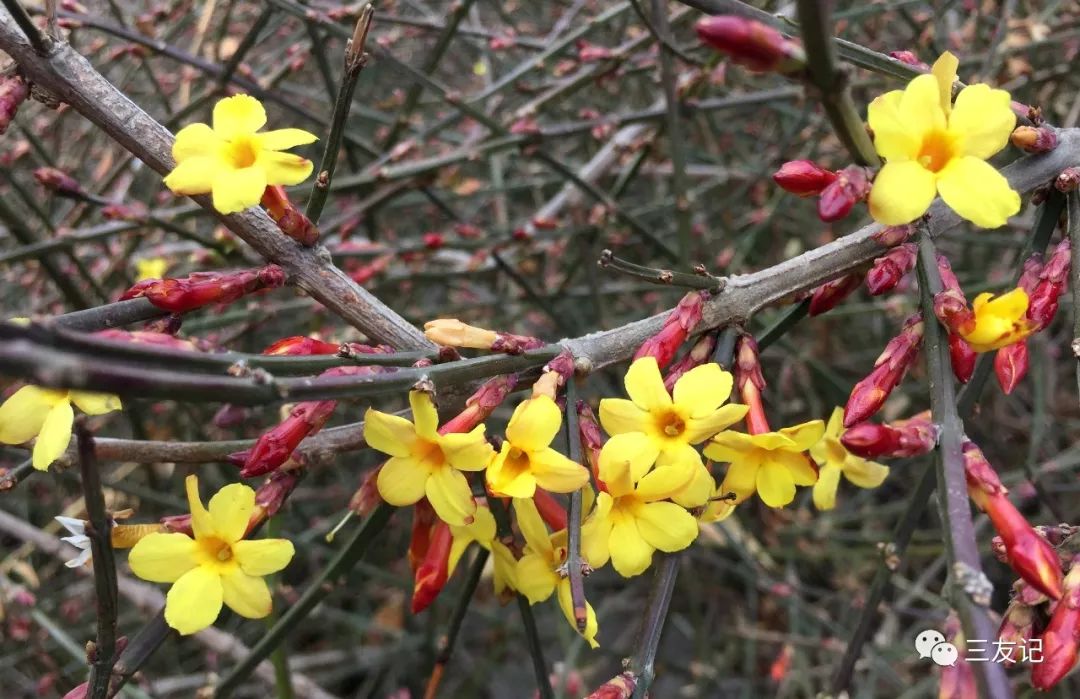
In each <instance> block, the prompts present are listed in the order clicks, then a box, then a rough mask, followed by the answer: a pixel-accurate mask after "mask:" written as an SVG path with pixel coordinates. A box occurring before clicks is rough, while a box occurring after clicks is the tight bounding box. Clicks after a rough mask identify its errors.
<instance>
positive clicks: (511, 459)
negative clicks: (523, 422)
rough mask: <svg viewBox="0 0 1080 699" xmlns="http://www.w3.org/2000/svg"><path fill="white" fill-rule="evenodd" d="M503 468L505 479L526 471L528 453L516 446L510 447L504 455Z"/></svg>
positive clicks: (515, 476) (510, 478) (527, 468)
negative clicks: (506, 476)
mask: <svg viewBox="0 0 1080 699" xmlns="http://www.w3.org/2000/svg"><path fill="white" fill-rule="evenodd" d="M503 470H505V471H506V473H507V475H508V478H507V480H512V479H514V478H517V477H518V476H520V475H521V474H523V473H526V472H528V470H529V455H528V454H526V453H525V452H524V451H522V450H521V449H518V448H517V447H510V452H509V453H508V454H507V455H506V462H505V464H504V465H503Z"/></svg>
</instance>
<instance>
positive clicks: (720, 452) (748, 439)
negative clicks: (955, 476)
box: [705, 432, 791, 463]
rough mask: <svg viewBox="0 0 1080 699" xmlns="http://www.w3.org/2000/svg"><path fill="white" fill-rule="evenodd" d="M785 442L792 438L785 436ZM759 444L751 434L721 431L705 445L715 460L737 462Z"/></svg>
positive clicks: (709, 454) (708, 455) (709, 455)
mask: <svg viewBox="0 0 1080 699" xmlns="http://www.w3.org/2000/svg"><path fill="white" fill-rule="evenodd" d="M784 441H785V442H790V441H791V440H789V439H787V438H784ZM756 448H757V445H756V444H755V443H754V439H753V437H752V436H751V435H748V434H746V433H744V432H721V433H720V434H718V435H716V436H715V437H713V439H712V441H711V442H709V443H708V444H706V445H705V456H707V457H709V458H710V459H712V460H713V461H720V462H724V463H735V462H736V461H740V460H741V459H744V458H745V457H746V456H747V454H749V453H751V452H753V451H754V449H756Z"/></svg>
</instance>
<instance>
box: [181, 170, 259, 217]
mask: <svg viewBox="0 0 1080 699" xmlns="http://www.w3.org/2000/svg"><path fill="white" fill-rule="evenodd" d="M188 162H189V163H190V162H195V161H192V160H189V161H188ZM166 184H168V182H167V181H166ZM266 184H267V182H266V171H265V170H263V169H262V168H260V167H245V168H240V169H237V170H219V171H218V172H217V173H216V174H215V175H214V181H213V187H212V191H213V196H214V208H215V209H216V210H217V211H218V212H219V213H223V214H235V213H238V212H240V211H243V210H244V209H247V208H249V207H252V206H255V205H256V204H258V203H259V202H260V201H261V200H262V195H263V192H264V191H265V190H266ZM173 191H176V190H173Z"/></svg>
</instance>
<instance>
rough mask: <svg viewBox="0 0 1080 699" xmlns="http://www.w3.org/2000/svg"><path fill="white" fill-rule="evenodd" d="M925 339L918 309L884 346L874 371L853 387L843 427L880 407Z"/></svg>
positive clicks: (863, 417) (868, 415) (869, 414)
mask: <svg viewBox="0 0 1080 699" xmlns="http://www.w3.org/2000/svg"><path fill="white" fill-rule="evenodd" d="M922 339H923V320H922V314H919V313H916V314H915V315H913V316H911V317H910V318H908V319H907V320H906V321H904V327H903V329H902V330H901V331H900V334H899V335H897V336H896V337H894V338H893V339H892V340H890V341H889V344H888V345H886V346H885V350H884V351H883V352H882V353H881V356H879V357H878V358H877V361H876V362H875V363H874V369H873V371H871V372H870V373H869V374H868V375H867V376H866V378H864V379H863V380H862V381H860V382H859V383H857V384H855V387H854V388H853V389H852V390H851V396H850V397H849V398H848V401H847V405H846V406H845V408H844V427H851V426H852V425H856V424H858V423H860V422H862V421H863V420H866V419H867V418H869V417H870V416H871V415H873V414H874V413H876V412H877V411H878V410H880V409H881V406H882V405H884V404H885V401H886V399H888V397H889V394H891V393H892V391H893V389H894V388H896V387H897V386H898V385H900V381H901V380H903V378H904V374H906V373H907V370H908V367H910V366H911V364H912V362H914V361H915V357H916V356H918V354H919V347H920V346H921V345H922Z"/></svg>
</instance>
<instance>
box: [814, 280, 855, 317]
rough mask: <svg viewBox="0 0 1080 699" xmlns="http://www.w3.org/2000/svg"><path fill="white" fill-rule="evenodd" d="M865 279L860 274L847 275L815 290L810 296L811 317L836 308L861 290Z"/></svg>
mask: <svg viewBox="0 0 1080 699" xmlns="http://www.w3.org/2000/svg"><path fill="white" fill-rule="evenodd" d="M863 278H864V277H863V275H862V274H861V273H859V272H855V273H852V274H845V275H844V276H842V277H839V278H837V279H833V280H832V281H830V282H825V283H824V284H822V285H821V286H819V287H818V288H816V289H814V291H813V293H812V294H811V296H810V315H812V316H817V315H821V314H822V313H825V312H826V311H831V310H832V309H834V308H836V306H838V305H839V304H840V302H841V301H843V300H844V299H846V298H847V297H848V296H850V295H851V294H852V293H853V292H854V291H855V290H856V289H858V288H859V285H860V284H862V281H863Z"/></svg>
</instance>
